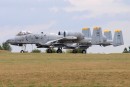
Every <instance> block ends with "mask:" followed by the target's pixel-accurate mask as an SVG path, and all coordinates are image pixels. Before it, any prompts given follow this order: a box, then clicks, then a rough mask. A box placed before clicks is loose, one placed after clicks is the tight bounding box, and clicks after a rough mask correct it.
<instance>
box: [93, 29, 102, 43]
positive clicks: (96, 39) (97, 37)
mask: <svg viewBox="0 0 130 87" xmlns="http://www.w3.org/2000/svg"><path fill="white" fill-rule="evenodd" d="M101 43H103V35H102V29H101V27H94V29H93V34H92V44H93V45H100V44H101Z"/></svg>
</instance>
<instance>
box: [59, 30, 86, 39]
mask: <svg viewBox="0 0 130 87" xmlns="http://www.w3.org/2000/svg"><path fill="white" fill-rule="evenodd" d="M58 35H63V36H64V37H66V36H75V37H77V38H78V39H83V38H84V35H83V34H82V33H79V32H66V31H64V32H58Z"/></svg>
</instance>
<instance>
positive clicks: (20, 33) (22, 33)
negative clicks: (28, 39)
mask: <svg viewBox="0 0 130 87" xmlns="http://www.w3.org/2000/svg"><path fill="white" fill-rule="evenodd" d="M28 34H32V33H31V32H30V31H20V32H19V33H18V34H17V35H16V36H23V35H28Z"/></svg>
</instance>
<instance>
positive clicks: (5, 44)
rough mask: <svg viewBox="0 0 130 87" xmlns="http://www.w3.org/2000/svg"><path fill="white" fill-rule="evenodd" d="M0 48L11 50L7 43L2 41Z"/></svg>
mask: <svg viewBox="0 0 130 87" xmlns="http://www.w3.org/2000/svg"><path fill="white" fill-rule="evenodd" d="M0 50H7V51H11V50H12V48H11V46H10V45H9V43H6V42H4V43H2V45H0Z"/></svg>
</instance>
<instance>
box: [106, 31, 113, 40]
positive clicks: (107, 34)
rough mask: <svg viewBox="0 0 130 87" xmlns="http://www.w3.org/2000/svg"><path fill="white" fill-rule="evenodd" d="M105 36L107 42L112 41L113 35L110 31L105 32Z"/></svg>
mask: <svg viewBox="0 0 130 87" xmlns="http://www.w3.org/2000/svg"><path fill="white" fill-rule="evenodd" d="M104 36H105V37H106V38H107V40H112V33H111V31H110V30H104Z"/></svg>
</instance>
